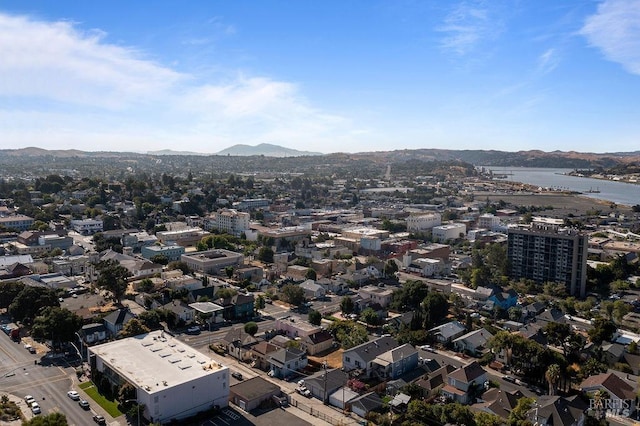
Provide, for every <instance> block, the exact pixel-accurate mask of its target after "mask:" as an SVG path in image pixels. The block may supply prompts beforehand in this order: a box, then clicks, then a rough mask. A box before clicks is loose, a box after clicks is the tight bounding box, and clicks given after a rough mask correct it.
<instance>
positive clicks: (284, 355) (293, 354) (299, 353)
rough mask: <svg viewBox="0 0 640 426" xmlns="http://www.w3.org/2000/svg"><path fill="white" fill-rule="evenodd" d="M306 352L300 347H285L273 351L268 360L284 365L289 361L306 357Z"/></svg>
mask: <svg viewBox="0 0 640 426" xmlns="http://www.w3.org/2000/svg"><path fill="white" fill-rule="evenodd" d="M305 355H306V352H305V351H303V350H302V349H298V348H283V349H280V350H277V351H275V352H272V353H271V354H270V355H269V356H268V357H267V361H269V362H271V363H274V364H277V365H279V366H284V365H285V364H286V363H287V362H288V361H295V360H298V359H301V358H304V356H305Z"/></svg>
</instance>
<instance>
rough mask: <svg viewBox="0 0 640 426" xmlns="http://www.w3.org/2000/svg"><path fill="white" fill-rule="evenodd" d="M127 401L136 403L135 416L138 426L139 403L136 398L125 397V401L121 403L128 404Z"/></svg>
mask: <svg viewBox="0 0 640 426" xmlns="http://www.w3.org/2000/svg"><path fill="white" fill-rule="evenodd" d="M129 402H135V403H136V412H137V416H136V418H137V419H138V426H140V403H139V402H138V400H137V399H127V400H126V401H123V402H122V403H123V404H128V403H129Z"/></svg>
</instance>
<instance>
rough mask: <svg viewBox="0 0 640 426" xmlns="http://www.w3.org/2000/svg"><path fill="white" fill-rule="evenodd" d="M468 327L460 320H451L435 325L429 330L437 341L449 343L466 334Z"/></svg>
mask: <svg viewBox="0 0 640 426" xmlns="http://www.w3.org/2000/svg"><path fill="white" fill-rule="evenodd" d="M465 331H466V328H465V327H464V325H462V324H461V323H460V322H459V321H451V322H448V323H446V324H442V325H439V326H437V327H433V328H432V329H430V330H429V334H431V335H432V336H433V337H434V338H435V340H436V341H438V342H440V343H443V344H447V343H449V342H451V341H452V340H453V339H456V338H458V337H460V336H462V335H463V334H464V332H465Z"/></svg>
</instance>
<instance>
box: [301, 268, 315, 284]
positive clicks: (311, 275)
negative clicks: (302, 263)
mask: <svg viewBox="0 0 640 426" xmlns="http://www.w3.org/2000/svg"><path fill="white" fill-rule="evenodd" d="M304 277H305V278H306V279H308V280H314V281H315V280H316V279H318V274H317V273H316V271H315V270H314V269H312V268H309V269H307V272H306V274H305V275H304Z"/></svg>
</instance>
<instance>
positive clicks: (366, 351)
mask: <svg viewBox="0 0 640 426" xmlns="http://www.w3.org/2000/svg"><path fill="white" fill-rule="evenodd" d="M397 346H398V341H397V340H396V339H394V338H393V337H389V336H382V337H378V338H377V339H374V340H372V341H370V342H365V343H363V344H361V345H358V346H354V347H353V348H351V349H349V350H346V351H344V352H343V356H345V355H346V354H352V353H353V354H356V355H358V356H359V357H360V358H361V359H362V360H363V361H365V362H369V361H373V360H374V359H375V358H376V357H377V356H379V355H381V354H383V353H385V352H387V351H389V350H391V349H393V348H395V347H397Z"/></svg>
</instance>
